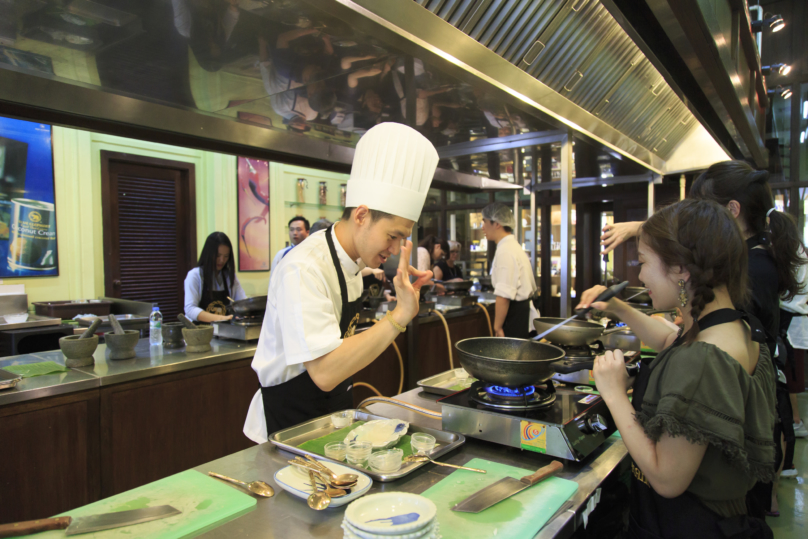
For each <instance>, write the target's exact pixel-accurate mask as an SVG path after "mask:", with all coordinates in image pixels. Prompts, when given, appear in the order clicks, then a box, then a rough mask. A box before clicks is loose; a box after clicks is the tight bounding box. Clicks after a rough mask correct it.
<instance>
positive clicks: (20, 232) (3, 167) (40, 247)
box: [0, 117, 59, 278]
mask: <svg viewBox="0 0 808 539" xmlns="http://www.w3.org/2000/svg"><path fill="white" fill-rule="evenodd" d="M52 275H59V258H58V256H57V252H56V204H55V198H54V193H53V152H52V150H51V126H49V125H47V124H39V123H34V122H25V121H22V120H13V119H11V118H3V117H0V278H9V277H40V276H52Z"/></svg>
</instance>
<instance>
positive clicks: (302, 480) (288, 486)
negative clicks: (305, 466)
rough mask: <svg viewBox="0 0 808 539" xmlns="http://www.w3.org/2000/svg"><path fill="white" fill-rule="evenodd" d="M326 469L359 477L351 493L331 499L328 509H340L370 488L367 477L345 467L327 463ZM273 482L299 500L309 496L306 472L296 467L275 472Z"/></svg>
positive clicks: (309, 486) (371, 481)
mask: <svg viewBox="0 0 808 539" xmlns="http://www.w3.org/2000/svg"><path fill="white" fill-rule="evenodd" d="M328 467H329V468H331V469H332V470H334V473H336V474H338V475H340V474H344V473H353V474H356V475H358V476H359V479H358V481H357V483H356V486H355V487H354V488H352V489H351V493H350V494H348V495H347V496H343V497H341V498H332V499H331V505H329V507H340V506H343V505H345V504H348V503H351V502H352V501H354V500H355V499H357V498H359V497H360V496H363V495H364V494H365V493H366V492H367V491H368V490H370V487H371V486H372V485H373V480H372V479H371V478H370V477H368V476H367V475H365V474H363V473H362V472H359V471H357V470H354V469H353V468H348V467H347V466H340V465H339V464H334V463H333V462H329V463H328ZM275 482H276V483H277V484H278V486H280V487H281V488H282V489H283V490H285V491H287V492H289V493H290V494H293V495H295V496H297V497H298V498H301V499H303V500H305V499H307V498H308V497H309V496H310V495H311V483H310V482H309V474H308V472H303V471H302V470H300V469H299V468H298V467H297V466H287V467H286V468H282V469H280V470H278V471H277V472H275Z"/></svg>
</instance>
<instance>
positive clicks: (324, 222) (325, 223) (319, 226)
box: [309, 217, 334, 236]
mask: <svg viewBox="0 0 808 539" xmlns="http://www.w3.org/2000/svg"><path fill="white" fill-rule="evenodd" d="M333 224H334V223H332V222H331V221H329V220H328V219H326V218H325V217H321V218H320V219H318V220H317V221H316V222H315V223H314V224H313V225H311V230H309V236H311V235H312V234H314V233H315V232H319V231H321V230H325V229H326V228H328V227H330V226H331V225H333Z"/></svg>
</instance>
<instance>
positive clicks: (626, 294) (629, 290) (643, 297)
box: [620, 286, 651, 304]
mask: <svg viewBox="0 0 808 539" xmlns="http://www.w3.org/2000/svg"><path fill="white" fill-rule="evenodd" d="M643 290H645V292H643ZM640 292H643V293H642V294H640ZM635 294H638V295H637V296H635V297H633V298H632V297H631V296H634V295H635ZM620 297H621V298H631V299H630V300H629V301H628V302H629V303H645V304H650V303H651V296H649V295H648V291H647V289H646V288H645V287H644V286H627V287H626V288H625V289H623V293H622V294H620Z"/></svg>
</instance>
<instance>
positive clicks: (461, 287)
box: [433, 280, 474, 292]
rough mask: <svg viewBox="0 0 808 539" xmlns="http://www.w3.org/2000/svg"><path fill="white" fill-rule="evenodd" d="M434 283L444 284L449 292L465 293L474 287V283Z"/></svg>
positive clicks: (436, 281)
mask: <svg viewBox="0 0 808 539" xmlns="http://www.w3.org/2000/svg"><path fill="white" fill-rule="evenodd" d="M433 282H434V283H438V284H442V285H443V288H445V289H446V291H447V292H465V291H466V290H470V289H471V287H472V286H474V281H438V280H435V281H433Z"/></svg>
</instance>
